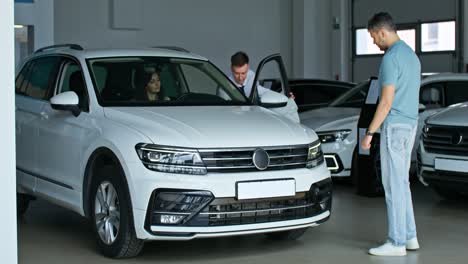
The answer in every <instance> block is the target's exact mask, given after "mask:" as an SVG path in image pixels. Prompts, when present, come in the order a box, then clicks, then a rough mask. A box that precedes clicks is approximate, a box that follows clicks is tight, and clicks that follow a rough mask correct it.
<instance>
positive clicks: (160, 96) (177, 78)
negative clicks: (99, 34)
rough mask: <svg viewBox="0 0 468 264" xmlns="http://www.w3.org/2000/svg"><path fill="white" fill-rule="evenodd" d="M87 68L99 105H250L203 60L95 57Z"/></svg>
mask: <svg viewBox="0 0 468 264" xmlns="http://www.w3.org/2000/svg"><path fill="white" fill-rule="evenodd" d="M88 68H89V69H90V75H91V76H92V79H93V82H94V84H95V85H96V86H97V87H96V89H95V91H96V92H97V94H98V100H99V103H100V104H101V105H102V106H163V105H164V106H167V105H245V104H250V103H249V102H248V101H247V100H246V99H245V98H244V97H243V96H242V94H241V93H240V92H239V90H238V89H237V88H236V87H235V86H233V85H232V84H231V83H230V82H229V80H228V79H226V78H225V76H224V75H223V73H222V72H220V71H219V70H218V69H217V68H216V67H214V66H213V65H212V64H210V63H209V62H206V61H200V60H191V59H179V58H167V57H116V58H95V59H89V60H88ZM158 80H159V81H158ZM158 83H159V84H158ZM72 88H73V87H70V89H72Z"/></svg>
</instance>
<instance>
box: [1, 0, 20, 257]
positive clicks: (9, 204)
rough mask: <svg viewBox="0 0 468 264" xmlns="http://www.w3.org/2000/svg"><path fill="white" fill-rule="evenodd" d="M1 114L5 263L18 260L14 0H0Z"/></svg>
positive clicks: (2, 228)
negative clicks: (0, 39)
mask: <svg viewBox="0 0 468 264" xmlns="http://www.w3.org/2000/svg"><path fill="white" fill-rule="evenodd" d="M0 36H1V38H2V41H0V58H2V63H1V66H0V113H2V121H1V122H2V130H1V131H2V132H1V133H0V146H1V147H2V151H0V168H1V171H2V172H1V181H2V182H1V184H0V201H2V217H0V236H1V239H0V248H1V252H2V253H1V254H0V258H1V262H2V263H8V264H10V263H13V264H15V263H18V254H17V239H16V168H15V167H16V165H15V164H16V160H15V111H14V110H15V101H14V78H15V68H14V61H15V51H14V22H13V0H2V1H0Z"/></svg>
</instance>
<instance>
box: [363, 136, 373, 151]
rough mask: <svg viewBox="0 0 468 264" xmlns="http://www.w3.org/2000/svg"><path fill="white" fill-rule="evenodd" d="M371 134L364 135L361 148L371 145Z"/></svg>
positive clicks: (364, 148) (368, 147) (367, 147)
mask: <svg viewBox="0 0 468 264" xmlns="http://www.w3.org/2000/svg"><path fill="white" fill-rule="evenodd" d="M371 141H372V136H369V135H366V136H365V137H364V138H363V139H362V142H361V148H362V149H363V150H368V149H370V147H371Z"/></svg>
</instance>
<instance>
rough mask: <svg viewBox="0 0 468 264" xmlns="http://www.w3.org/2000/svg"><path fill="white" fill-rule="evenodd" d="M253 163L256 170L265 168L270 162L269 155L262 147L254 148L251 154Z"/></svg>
mask: <svg viewBox="0 0 468 264" xmlns="http://www.w3.org/2000/svg"><path fill="white" fill-rule="evenodd" d="M252 160H253V164H254V165H255V168H257V169H258V170H265V169H266V168H268V165H269V164H270V157H269V156H268V153H267V152H266V151H265V150H264V149H260V148H259V149H256V150H255V151H254V154H253V156H252Z"/></svg>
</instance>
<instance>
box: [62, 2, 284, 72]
mask: <svg viewBox="0 0 468 264" xmlns="http://www.w3.org/2000/svg"><path fill="white" fill-rule="evenodd" d="M133 2H134V3H135V5H139V6H137V8H135V9H132V12H136V13H138V14H139V15H140V16H141V18H140V19H139V20H137V21H128V23H129V24H132V26H133V27H134V26H135V24H136V25H137V26H136V27H137V29H114V28H111V26H112V25H113V22H115V19H119V17H118V14H117V13H115V12H112V11H111V10H112V8H113V6H112V5H113V4H116V3H117V2H114V1H113V0H106V1H94V0H81V1H75V0H60V1H56V2H55V9H54V10H55V28H54V36H55V42H56V43H67V42H71V43H78V44H81V45H83V46H84V47H86V48H126V47H136V48H146V47H152V46H161V45H172V46H181V47H184V48H186V49H189V50H191V51H193V52H195V53H198V54H200V55H203V56H205V57H207V58H208V59H210V60H211V61H213V62H214V63H215V64H216V65H217V66H219V67H220V68H221V69H222V70H223V71H228V70H229V60H230V56H231V55H232V54H233V53H234V52H236V51H238V50H244V51H246V52H247V53H248V54H249V55H250V57H251V66H253V68H256V65H257V63H258V62H259V61H260V59H261V58H263V57H264V56H266V55H269V54H271V53H278V52H280V53H281V54H282V55H283V57H284V60H285V62H286V64H287V67H289V64H290V45H289V42H288V41H287V40H288V39H290V38H289V37H288V34H289V28H290V26H289V19H288V17H289V13H290V9H289V3H288V1H281V0H256V1H249V0H237V1H216V0H197V1H186V0H173V1H154V0H135V1H133ZM120 18H121V17H120Z"/></svg>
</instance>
